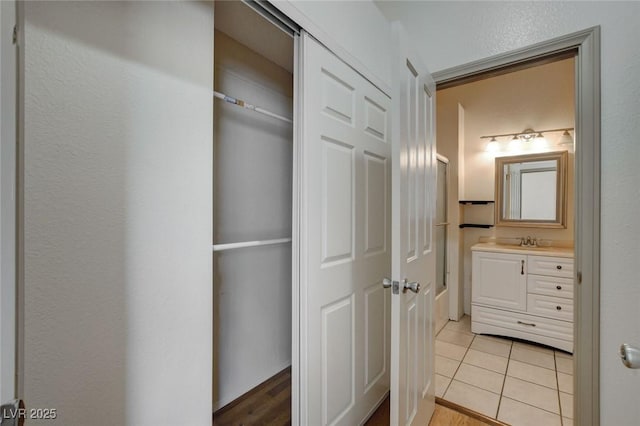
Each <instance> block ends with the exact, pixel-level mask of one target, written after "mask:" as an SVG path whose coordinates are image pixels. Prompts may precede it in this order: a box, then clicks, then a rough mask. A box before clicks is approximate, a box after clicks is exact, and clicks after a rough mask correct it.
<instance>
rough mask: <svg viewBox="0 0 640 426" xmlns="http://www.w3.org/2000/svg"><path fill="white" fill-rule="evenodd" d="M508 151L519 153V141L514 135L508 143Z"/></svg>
mask: <svg viewBox="0 0 640 426" xmlns="http://www.w3.org/2000/svg"><path fill="white" fill-rule="evenodd" d="M509 150H511V151H519V150H520V139H519V138H518V135H514V136H513V139H511V142H509Z"/></svg>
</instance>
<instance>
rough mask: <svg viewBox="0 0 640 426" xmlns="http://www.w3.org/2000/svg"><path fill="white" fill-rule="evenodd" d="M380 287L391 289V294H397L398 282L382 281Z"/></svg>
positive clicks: (385, 279) (388, 279)
mask: <svg viewBox="0 0 640 426" xmlns="http://www.w3.org/2000/svg"><path fill="white" fill-rule="evenodd" d="M382 287H383V288H391V291H392V292H393V294H398V293H399V292H400V291H399V290H400V283H398V281H393V280H391V279H390V278H383V279H382Z"/></svg>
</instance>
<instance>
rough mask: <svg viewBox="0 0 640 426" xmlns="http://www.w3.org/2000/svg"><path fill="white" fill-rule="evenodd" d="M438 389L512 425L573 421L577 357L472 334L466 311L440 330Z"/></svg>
mask: <svg viewBox="0 0 640 426" xmlns="http://www.w3.org/2000/svg"><path fill="white" fill-rule="evenodd" d="M436 395H437V396H439V397H442V398H443V399H446V400H449V401H451V402H455V403H457V404H460V405H462V406H464V407H467V408H471V409H472V410H475V411H478V412H480V413H483V414H485V415H487V416H489V417H493V418H495V419H498V420H500V421H503V422H505V423H508V424H510V425H513V426H529V425H532V426H539V425H545V426H554V425H558V426H567V425H568V426H573V420H572V417H573V357H572V355H571V354H568V353H566V352H562V351H558V350H553V349H551V348H548V347H545V346H538V345H535V344H529V343H525V342H520V341H514V340H511V339H509V338H502V337H494V336H483V335H476V334H473V333H472V332H471V318H470V317H469V316H465V317H463V318H462V319H461V320H460V321H458V322H456V321H449V323H448V324H447V325H446V326H445V327H444V328H443V329H442V330H441V331H440V333H438V335H437V336H436Z"/></svg>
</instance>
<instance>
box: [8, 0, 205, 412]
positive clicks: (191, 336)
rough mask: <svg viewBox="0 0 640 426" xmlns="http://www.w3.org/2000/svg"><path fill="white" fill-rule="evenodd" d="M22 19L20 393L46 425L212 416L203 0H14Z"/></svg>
mask: <svg viewBox="0 0 640 426" xmlns="http://www.w3.org/2000/svg"><path fill="white" fill-rule="evenodd" d="M24 25H25V26H24V30H25V44H24V117H23V119H24V128H25V133H24V136H23V137H24V197H25V200H24V204H25V205H24V241H25V246H24V268H25V270H24V313H25V315H24V316H25V322H24V325H23V327H24V389H22V392H21V395H20V397H22V398H24V399H25V400H26V403H27V406H28V407H30V408H56V409H57V410H58V418H57V420H56V421H52V422H47V424H59V425H114V424H118V425H125V424H127V425H163V424H176V423H180V424H193V425H196V424H208V423H210V421H211V397H212V396H211V375H212V371H211V358H212V352H211V351H212V349H211V348H212V307H211V297H212V290H211V280H212V269H211V238H212V228H211V214H212V198H211V197H212V179H211V178H212V176H211V171H212V143H211V141H212V127H213V123H212V120H213V110H212V96H211V89H212V87H213V81H212V76H213V69H212V66H213V57H212V55H213V8H212V4H210V3H206V2H193V3H190V2H189V3H187V2H184V3H183V2H157V3H156V2H153V3H151V2H131V3H128V2H86V3H84V2H42V3H39V2H25V3H24ZM30 423H31V422H30ZM34 423H35V422H34Z"/></svg>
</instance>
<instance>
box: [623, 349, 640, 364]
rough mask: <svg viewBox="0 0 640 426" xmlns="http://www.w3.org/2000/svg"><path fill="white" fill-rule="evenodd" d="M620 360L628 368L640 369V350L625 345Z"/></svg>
mask: <svg viewBox="0 0 640 426" xmlns="http://www.w3.org/2000/svg"><path fill="white" fill-rule="evenodd" d="M620 359H621V360H622V363H623V364H624V365H625V366H626V367H627V368H640V349H639V348H637V347H635V346H631V345H629V344H627V343H624V344H622V345H621V346H620Z"/></svg>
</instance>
